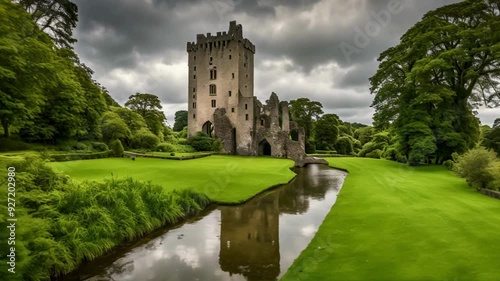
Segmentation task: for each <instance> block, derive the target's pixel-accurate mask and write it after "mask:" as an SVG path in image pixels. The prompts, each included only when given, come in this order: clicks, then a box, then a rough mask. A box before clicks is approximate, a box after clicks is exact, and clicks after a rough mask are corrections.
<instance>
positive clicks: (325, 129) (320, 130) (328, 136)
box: [315, 114, 339, 150]
mask: <svg viewBox="0 0 500 281" xmlns="http://www.w3.org/2000/svg"><path fill="white" fill-rule="evenodd" d="M338 137H339V117H338V116H337V115H336V114H325V115H323V116H321V117H320V118H319V119H318V122H317V123H316V138H315V140H316V148H317V149H320V150H332V149H333V148H334V145H335V142H337V139H338Z"/></svg>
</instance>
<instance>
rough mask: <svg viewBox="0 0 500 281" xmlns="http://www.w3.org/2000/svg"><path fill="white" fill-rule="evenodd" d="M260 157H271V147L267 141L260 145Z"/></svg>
mask: <svg viewBox="0 0 500 281" xmlns="http://www.w3.org/2000/svg"><path fill="white" fill-rule="evenodd" d="M259 155H260V156H263V155H265V156H271V145H270V144H269V142H268V141H267V140H266V139H264V140H262V141H261V142H260V143H259Z"/></svg>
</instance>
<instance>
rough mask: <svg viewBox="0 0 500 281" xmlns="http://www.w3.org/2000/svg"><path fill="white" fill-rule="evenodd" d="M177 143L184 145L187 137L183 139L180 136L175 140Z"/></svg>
mask: <svg viewBox="0 0 500 281" xmlns="http://www.w3.org/2000/svg"><path fill="white" fill-rule="evenodd" d="M177 143H178V144H182V145H186V144H188V140H187V139H183V138H180V139H179V140H178V141H177Z"/></svg>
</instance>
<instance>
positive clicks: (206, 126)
mask: <svg viewBox="0 0 500 281" xmlns="http://www.w3.org/2000/svg"><path fill="white" fill-rule="evenodd" d="M201 131H202V132H203V133H205V134H207V135H208V136H209V137H212V133H213V131H214V125H213V124H212V122H210V121H207V122H205V124H203V127H202V128H201Z"/></svg>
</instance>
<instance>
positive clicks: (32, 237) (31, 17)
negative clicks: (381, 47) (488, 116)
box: [0, 0, 500, 280]
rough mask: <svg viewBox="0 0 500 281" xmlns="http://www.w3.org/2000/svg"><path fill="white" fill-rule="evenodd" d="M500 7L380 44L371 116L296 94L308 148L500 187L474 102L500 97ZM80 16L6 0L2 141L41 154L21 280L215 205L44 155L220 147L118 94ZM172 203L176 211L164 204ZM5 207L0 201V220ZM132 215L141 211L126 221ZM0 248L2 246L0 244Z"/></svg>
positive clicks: (464, 12)
mask: <svg viewBox="0 0 500 281" xmlns="http://www.w3.org/2000/svg"><path fill="white" fill-rule="evenodd" d="M499 17H500V1H498V0H467V1H463V2H460V3H457V4H452V5H448V6H445V7H442V8H439V9H437V10H434V11H431V12H429V13H427V14H426V15H425V16H424V17H423V19H422V20H421V21H420V22H419V23H417V24H416V25H415V26H414V27H412V28H411V29H410V30H408V31H407V32H406V34H404V35H403V37H402V38H401V42H400V43H399V44H398V45H397V46H394V47H392V48H390V49H388V50H386V51H385V52H383V53H382V54H381V55H380V58H379V61H380V66H379V69H378V71H377V72H376V73H375V74H374V75H373V77H372V78H371V80H370V82H371V86H372V87H371V92H372V93H373V94H374V98H375V99H374V102H373V105H372V106H373V108H374V109H375V110H376V114H375V116H374V121H375V122H374V124H373V126H367V125H363V124H357V123H349V122H345V121H342V120H341V119H340V118H339V116H337V115H335V114H325V113H324V112H323V107H322V105H321V103H320V102H318V101H311V100H309V99H307V98H300V99H296V100H294V101H291V103H290V104H291V107H290V117H291V120H293V121H295V122H297V123H298V124H299V125H300V126H303V127H304V128H305V132H306V150H307V151H306V152H307V153H308V154H313V155H316V154H319V155H329V156H353V157H356V156H357V157H370V158H377V159H378V158H382V159H388V160H393V161H398V162H401V163H405V164H409V165H413V166H418V165H427V164H444V165H446V166H447V167H449V168H450V169H453V170H454V171H455V172H456V173H457V174H459V175H460V176H462V177H464V178H466V179H467V182H468V183H469V184H470V185H471V186H474V187H475V188H478V189H480V188H490V189H495V190H500V160H499V158H498V155H500V114H499V119H497V120H496V121H495V123H494V125H493V127H490V126H487V125H481V123H480V120H479V119H478V118H477V117H476V115H475V112H474V110H475V109H476V108H477V107H478V106H489V107H497V106H499V104H500V93H499V90H498V82H499V79H498V78H499V77H498V75H499V74H500V68H499V66H500V65H499V63H500V33H499V32H498V30H500V18H499ZM77 22H78V7H77V6H76V5H75V4H74V3H72V2H71V1H69V0H59V1H43V0H40V1H37V0H29V1H28V0H19V1H9V0H0V121H1V123H2V128H1V133H2V134H3V137H1V138H0V144H1V145H0V150H1V151H17V150H35V151H40V152H42V156H41V157H35V158H30V159H27V160H22V161H21V160H20V161H18V162H16V163H15V165H16V167H18V171H19V181H20V182H21V183H23V184H22V185H21V184H20V185H19V186H24V187H20V189H19V191H20V194H22V195H20V196H21V197H20V200H23V202H24V203H23V207H22V208H20V209H19V210H20V211H19V217H22V218H23V219H25V221H26V222H25V225H29V226H30V229H20V230H19V232H18V233H19V236H20V241H23V242H20V243H19V245H18V247H19V248H18V249H19V260H20V264H19V265H18V266H19V267H20V268H25V269H26V268H27V270H25V271H24V272H22V273H21V274H19V275H16V278H18V280H44V279H48V278H51V277H52V278H53V277H55V276H59V275H61V274H65V273H67V272H69V271H71V270H72V269H74V268H75V267H76V266H77V265H78V264H79V263H80V262H82V261H85V260H90V259H94V258H95V257H96V256H98V255H101V254H103V253H104V252H105V251H107V250H109V249H110V248H111V247H113V246H115V245H117V244H119V243H121V242H123V241H127V240H130V239H133V238H135V237H137V236H140V235H142V234H144V233H147V232H149V231H151V230H152V229H155V228H157V227H159V226H161V225H164V224H165V223H167V222H174V221H177V220H178V219H182V218H183V217H184V216H185V215H186V214H189V213H192V212H194V211H196V210H200V209H201V208H202V207H203V206H204V205H206V204H208V199H207V198H206V197H204V196H202V195H199V194H180V193H175V194H173V195H172V194H165V193H163V192H162V191H161V187H158V186H153V185H150V184H144V183H139V182H134V181H132V180H127V181H119V182H117V181H114V180H112V181H106V182H105V183H99V184H97V183H92V184H85V185H82V186H80V185H76V184H75V183H72V182H71V181H69V180H68V179H67V178H66V177H65V176H63V175H59V174H57V173H54V172H53V171H51V170H50V169H49V168H47V166H45V164H44V161H45V160H44V159H43V158H46V157H45V156H46V155H45V154H44V152H47V151H49V152H51V153H53V152H56V151H59V152H60V151H65V152H68V153H75V154H79V153H80V154H81V153H86V154H95V155H96V157H102V156H103V153H104V154H105V155H104V156H106V157H107V156H113V155H114V156H118V157H119V156H122V155H123V152H124V150H125V149H126V150H131V151H140V152H148V151H158V152H168V153H180V152H194V151H196V150H198V151H216V152H217V151H219V150H220V148H221V143H220V141H218V140H214V139H211V138H209V137H208V136H206V135H203V134H202V133H198V134H197V135H196V137H194V138H192V139H191V140H189V141H188V140H187V129H186V125H187V111H179V112H177V113H176V114H175V123H174V125H173V128H170V127H169V126H167V125H166V118H165V115H164V113H163V111H162V106H161V102H160V100H159V98H158V97H157V96H155V95H154V94H152V93H135V94H132V93H131V96H130V98H129V100H128V101H127V102H126V103H125V104H124V105H123V106H121V105H119V104H118V103H117V102H116V101H114V100H113V98H112V97H111V96H110V95H109V93H108V92H107V90H106V88H105V87H104V86H102V85H100V84H99V83H98V82H97V81H95V80H94V79H93V78H92V74H93V72H92V70H91V69H90V68H89V67H87V66H86V65H85V64H84V63H83V62H81V61H80V59H79V58H78V55H77V54H76V53H75V52H74V50H73V44H74V43H75V42H76V39H75V38H74V37H73V35H72V31H73V29H74V28H75V27H76V24H77ZM304 96H307V93H304ZM97 155H99V156H97ZM9 165H14V164H12V163H10V164H9ZM120 189H123V190H124V191H123V192H122V193H120V192H118V191H117V190H120ZM1 192H2V194H4V192H6V191H5V190H2V191H1ZM89 194H94V196H93V197H92V196H89ZM2 196H3V195H2ZM186 198H187V199H186ZM183 200H185V201H183ZM114 202H121V203H120V204H116V203H114ZM164 204H167V205H170V206H172V207H171V210H169V211H168V212H166V213H160V211H159V210H160V209H161V206H162V205H164ZM2 206H3V205H2ZM0 208H5V206H3V207H0ZM96 210H98V211H96ZM6 213H7V211H6V210H4V209H1V210H0V220H1V221H2V222H4V221H5V218H4V217H3V216H5V214H6ZM129 213H134V214H136V215H137V214H140V216H138V217H137V218H136V219H133V220H129V219H128V218H127V215H126V214H129ZM27 222H29V224H28V223H27ZM96 222H99V223H98V225H96V224H95V223H96ZM124 225H125V226H126V227H123V226H124ZM1 227H4V225H3V224H2V225H1ZM2 240H4V239H2ZM0 247H2V248H0V249H1V254H2V256H3V257H5V256H6V254H4V253H6V252H7V249H4V247H5V244H2V245H1V246H0ZM2 263H3V264H5V263H4V262H3V260H2ZM5 272H6V270H3V269H2V271H1V274H4V273H5ZM10 277H12V276H9V278H10ZM2 280H7V279H2ZM8 280H15V279H12V278H10V279H8Z"/></svg>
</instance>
